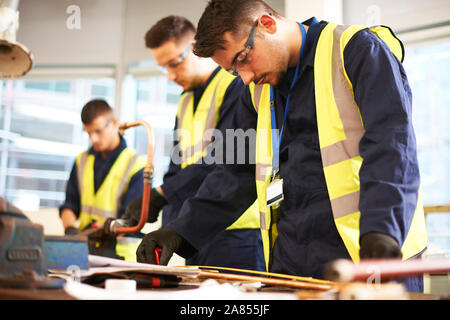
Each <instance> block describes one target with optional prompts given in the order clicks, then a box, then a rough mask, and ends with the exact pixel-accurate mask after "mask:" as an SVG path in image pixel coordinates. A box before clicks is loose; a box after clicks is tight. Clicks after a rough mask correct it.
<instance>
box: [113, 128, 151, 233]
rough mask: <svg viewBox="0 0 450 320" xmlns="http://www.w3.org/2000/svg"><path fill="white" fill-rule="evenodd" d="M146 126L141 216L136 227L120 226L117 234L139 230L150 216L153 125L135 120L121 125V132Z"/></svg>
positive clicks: (116, 231)
mask: <svg viewBox="0 0 450 320" xmlns="http://www.w3.org/2000/svg"><path fill="white" fill-rule="evenodd" d="M136 126H144V127H145V129H146V130H147V138H148V147H147V163H146V165H145V167H144V192H143V195H142V209H141V218H140V219H139V222H138V224H137V225H136V226H134V227H118V228H115V229H114V232H115V233H116V234H119V233H136V232H139V231H140V230H141V229H142V228H143V227H144V225H145V223H146V222H147V218H148V208H149V205H150V191H151V189H152V180H153V150H154V146H153V130H152V127H151V126H150V125H149V124H148V123H147V122H145V121H143V120H138V121H134V122H125V123H123V124H121V125H119V130H120V134H121V135H123V133H124V131H125V130H126V129H128V128H131V127H136Z"/></svg>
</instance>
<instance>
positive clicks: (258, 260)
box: [161, 67, 265, 271]
mask: <svg viewBox="0 0 450 320" xmlns="http://www.w3.org/2000/svg"><path fill="white" fill-rule="evenodd" d="M219 70H220V67H218V68H217V69H216V70H215V71H214V72H213V73H212V74H211V76H210V77H209V79H208V81H207V82H206V83H205V84H204V85H203V86H201V87H197V88H195V89H194V112H195V110H196V107H197V106H198V103H199V101H200V98H201V97H202V95H203V92H204V91H205V89H206V87H207V86H208V84H209V83H210V81H211V80H212V79H213V78H214V76H215V75H216V74H217V72H218V71H219ZM245 88H246V87H245V85H244V83H243V82H242V80H241V79H240V78H236V79H235V80H233V82H232V83H231V84H230V85H229V87H228V88H227V91H226V93H225V96H224V99H223V102H222V105H221V107H220V109H219V120H218V122H217V125H216V129H217V130H220V132H222V135H223V137H225V134H226V132H225V130H226V129H233V128H234V126H233V115H234V113H235V108H234V106H235V104H236V101H237V100H238V98H239V97H240V96H241V95H242V93H243V92H244V91H245ZM176 127H177V126H176V125H175V128H176ZM216 143H217V142H216ZM174 144H175V145H176V144H177V141H174ZM223 148H226V146H225V144H224V147H223ZM174 150H176V148H174ZM172 158H173V157H172ZM172 158H171V162H170V165H169V171H168V172H167V173H166V174H165V176H164V181H163V182H164V183H163V184H162V185H161V189H162V190H163V192H164V194H165V195H166V197H167V199H168V202H169V203H168V204H167V205H166V206H165V207H164V208H163V216H162V222H163V227H164V226H166V225H167V224H168V223H170V222H171V221H173V220H174V219H175V218H176V217H177V216H178V213H179V212H180V210H181V207H182V205H183V202H184V201H185V200H187V199H189V198H191V197H193V196H195V194H196V192H197V190H198V188H199V187H200V186H201V184H202V182H203V180H204V179H205V177H206V176H207V175H208V174H209V173H210V172H212V171H213V170H214V167H215V165H214V164H212V165H208V164H205V163H204V162H201V163H198V164H192V165H190V166H187V167H186V168H184V169H183V170H181V166H180V165H177V164H175V163H174V162H173V161H172ZM255 199H256V196H255V197H254V198H253V201H255ZM249 206H250V205H249ZM246 209H247V208H245V209H243V210H241V211H240V212H237V214H242V213H243V212H244V211H245V210H246ZM200 223H202V222H200ZM230 224H231V223H230ZM186 264H187V265H210V266H218V267H234V268H242V269H250V270H260V271H261V270H265V264H264V253H263V249H262V240H261V233H260V231H259V229H233V230H227V231H223V230H221V231H220V232H218V233H217V234H216V235H214V237H213V239H211V240H210V241H208V243H207V244H205V245H204V246H202V248H201V249H200V250H199V251H198V252H197V253H196V254H195V255H194V256H193V257H191V258H189V259H187V260H186Z"/></svg>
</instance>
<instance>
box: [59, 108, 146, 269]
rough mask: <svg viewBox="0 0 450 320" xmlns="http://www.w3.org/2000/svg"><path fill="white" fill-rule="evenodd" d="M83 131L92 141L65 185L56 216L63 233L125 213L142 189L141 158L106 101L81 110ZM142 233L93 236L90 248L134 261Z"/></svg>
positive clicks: (79, 156)
mask: <svg viewBox="0 0 450 320" xmlns="http://www.w3.org/2000/svg"><path fill="white" fill-rule="evenodd" d="M81 121H82V123H83V127H84V131H86V132H87V134H88V135H89V140H90V141H91V144H92V146H91V147H90V148H89V150H86V151H84V152H82V153H81V154H80V155H78V156H77V158H76V160H75V163H74V165H73V167H72V171H71V173H70V177H69V181H68V182H67V186H66V200H65V202H64V203H63V204H62V205H61V206H60V208H59V209H60V216H61V219H62V222H63V226H64V228H65V233H66V234H77V233H78V232H79V231H80V230H85V229H87V228H90V227H97V228H99V227H101V226H102V225H103V224H104V223H105V221H107V220H108V219H109V220H110V219H117V218H120V217H122V215H123V214H124V213H125V210H126V207H127V206H128V204H129V203H130V202H131V201H132V200H134V199H136V197H139V196H140V195H142V192H143V183H144V182H143V168H144V165H145V158H143V157H140V156H138V155H137V154H136V151H135V150H133V149H131V148H128V147H127V143H126V141H125V139H124V138H122V137H121V136H120V135H119V123H118V120H117V118H116V117H115V116H114V114H113V110H112V109H111V107H110V106H109V105H108V103H107V102H106V101H104V100H101V99H95V100H91V101H89V102H88V103H86V105H85V106H84V107H83V109H82V111H81ZM142 236H143V234H135V235H127V236H117V237H115V236H110V237H104V238H103V239H102V241H101V242H96V241H91V242H90V252H91V253H93V254H97V255H105V256H110V257H122V258H125V259H126V260H128V261H136V254H135V252H136V249H137V247H138V245H139V242H140V240H141V238H142Z"/></svg>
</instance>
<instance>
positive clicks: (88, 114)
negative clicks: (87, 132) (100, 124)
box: [81, 99, 113, 124]
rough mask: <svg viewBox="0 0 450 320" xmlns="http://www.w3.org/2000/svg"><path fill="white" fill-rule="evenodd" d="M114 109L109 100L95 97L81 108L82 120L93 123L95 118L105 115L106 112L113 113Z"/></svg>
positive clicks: (84, 122)
mask: <svg viewBox="0 0 450 320" xmlns="http://www.w3.org/2000/svg"><path fill="white" fill-rule="evenodd" d="M112 112H113V110H112V108H111V107H110V106H109V104H108V102H106V101H105V100H103V99H94V100H91V101H89V102H88V103H86V104H85V105H84V107H83V110H81V122H83V124H89V123H91V122H92V121H93V120H94V119H95V118H97V117H99V116H101V115H104V114H105V113H112Z"/></svg>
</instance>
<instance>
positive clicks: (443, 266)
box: [324, 258, 450, 282]
mask: <svg viewBox="0 0 450 320" xmlns="http://www.w3.org/2000/svg"><path fill="white" fill-rule="evenodd" d="M324 273H325V278H326V279H328V280H331V281H338V282H350V281H363V280H368V279H370V278H373V277H379V279H380V280H381V279H385V278H396V277H400V278H401V277H408V276H412V275H420V274H424V273H429V274H440V273H450V259H448V258H447V259H446V258H429V259H409V260H401V259H371V260H361V261H360V262H359V263H357V264H354V263H353V262H352V261H351V260H346V259H338V260H335V261H333V262H331V263H330V264H328V265H327V267H326V269H325V272H324Z"/></svg>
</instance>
